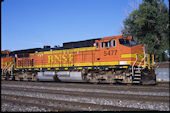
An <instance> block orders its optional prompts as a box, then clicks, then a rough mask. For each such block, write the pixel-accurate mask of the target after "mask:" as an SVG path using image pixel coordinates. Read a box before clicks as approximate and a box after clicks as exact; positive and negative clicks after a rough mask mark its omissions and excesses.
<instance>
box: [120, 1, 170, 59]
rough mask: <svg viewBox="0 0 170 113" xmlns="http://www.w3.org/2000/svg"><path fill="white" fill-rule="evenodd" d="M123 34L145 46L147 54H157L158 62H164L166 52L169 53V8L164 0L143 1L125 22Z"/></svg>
mask: <svg viewBox="0 0 170 113" xmlns="http://www.w3.org/2000/svg"><path fill="white" fill-rule="evenodd" d="M121 32H122V34H123V35H132V36H133V37H134V39H135V40H136V41H137V42H138V43H141V44H145V45H146V47H147V48H148V49H147V53H149V54H155V58H156V61H163V60H164V58H165V57H164V56H165V50H168V53H169V8H167V6H166V5H165V3H164V0H143V2H142V3H141V4H140V5H139V8H138V9H136V10H134V11H132V13H131V14H130V15H129V16H128V17H127V18H126V19H125V20H124V28H123V30H122V31H121Z"/></svg>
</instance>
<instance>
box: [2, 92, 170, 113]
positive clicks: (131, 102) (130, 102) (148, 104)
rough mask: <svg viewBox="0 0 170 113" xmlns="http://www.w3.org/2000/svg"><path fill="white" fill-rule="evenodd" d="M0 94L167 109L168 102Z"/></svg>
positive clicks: (39, 94)
mask: <svg viewBox="0 0 170 113" xmlns="http://www.w3.org/2000/svg"><path fill="white" fill-rule="evenodd" d="M1 94H9V95H17V96H26V97H36V98H45V99H52V100H64V101H70V102H80V103H93V104H99V105H112V106H119V107H128V108H139V109H148V110H158V111H169V103H162V102H156V103H152V102H149V101H135V100H120V99H107V98H97V97H81V96H71V95H62V94H46V93H38V92H25V91H11V90H1Z"/></svg>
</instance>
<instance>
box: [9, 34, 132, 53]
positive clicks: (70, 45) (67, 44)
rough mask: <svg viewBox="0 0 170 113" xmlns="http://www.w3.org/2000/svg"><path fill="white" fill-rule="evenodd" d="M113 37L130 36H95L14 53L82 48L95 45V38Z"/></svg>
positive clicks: (106, 38) (108, 38)
mask: <svg viewBox="0 0 170 113" xmlns="http://www.w3.org/2000/svg"><path fill="white" fill-rule="evenodd" d="M113 38H130V37H129V36H127V37H124V36H123V35H118V36H109V37H104V38H94V39H88V40H82V41H74V42H65V43H63V46H62V47H57V46H56V47H54V48H51V47H49V48H31V49H23V50H16V51H12V52H11V53H12V54H24V53H35V52H36V51H37V52H43V51H50V50H64V49H72V48H81V47H93V46H94V43H95V40H101V41H104V40H110V39H113Z"/></svg>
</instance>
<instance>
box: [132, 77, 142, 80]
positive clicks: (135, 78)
mask: <svg viewBox="0 0 170 113" xmlns="http://www.w3.org/2000/svg"><path fill="white" fill-rule="evenodd" d="M133 80H141V78H137V77H134V78H133Z"/></svg>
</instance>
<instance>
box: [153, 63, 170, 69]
mask: <svg viewBox="0 0 170 113" xmlns="http://www.w3.org/2000/svg"><path fill="white" fill-rule="evenodd" d="M169 64H170V63H169V62H159V63H156V66H159V67H158V68H170V66H169Z"/></svg>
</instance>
